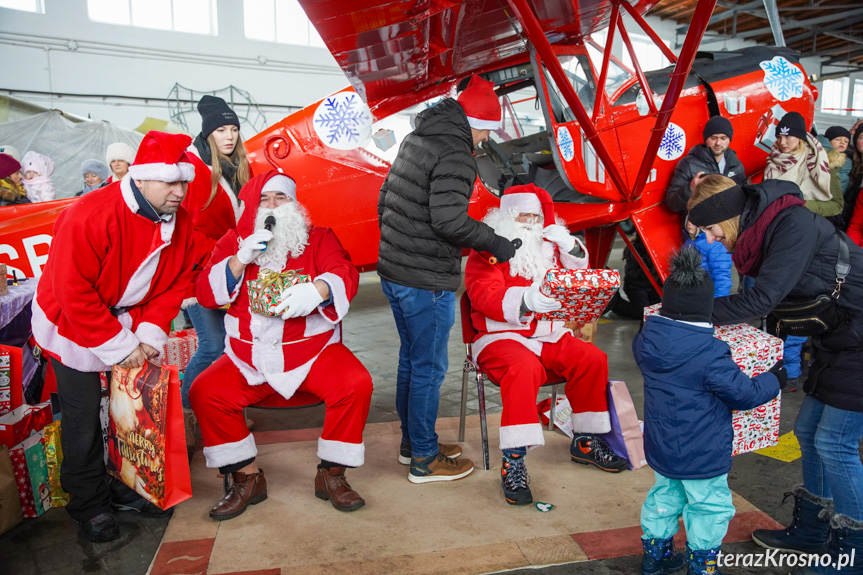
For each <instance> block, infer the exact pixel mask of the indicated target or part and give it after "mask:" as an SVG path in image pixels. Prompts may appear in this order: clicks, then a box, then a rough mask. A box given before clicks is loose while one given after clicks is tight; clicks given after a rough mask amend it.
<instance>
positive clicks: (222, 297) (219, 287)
mask: <svg viewBox="0 0 863 575" xmlns="http://www.w3.org/2000/svg"><path fill="white" fill-rule="evenodd" d="M230 259H231V258H230V257H227V258H225V259H223V260H222V261H220V262H216V263H215V264H213V267H211V268H210V273H209V274H208V275H207V281H208V282H209V284H210V289H211V290H212V292H213V299H215V300H216V304H217V305H225V304H229V303H232V302H233V301H234V300H235V299H237V295H238V294H239V293H240V289H242V288H243V278H245V277H246V271H245V270H243V273H242V274H241V275H240V279H239V280H237V285H236V286H234V291H233V292H231V293H228V276H227V273H228V272H227V271H226V270H227V266H228V260H230Z"/></svg>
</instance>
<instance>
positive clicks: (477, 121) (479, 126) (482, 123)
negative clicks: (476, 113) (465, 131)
mask: <svg viewBox="0 0 863 575" xmlns="http://www.w3.org/2000/svg"><path fill="white" fill-rule="evenodd" d="M467 123H468V124H470V127H471V128H473V129H474V130H496V129H497V128H499V127H500V120H483V119H481V118H472V117H471V116H468V117H467Z"/></svg>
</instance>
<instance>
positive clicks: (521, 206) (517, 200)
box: [500, 184, 555, 226]
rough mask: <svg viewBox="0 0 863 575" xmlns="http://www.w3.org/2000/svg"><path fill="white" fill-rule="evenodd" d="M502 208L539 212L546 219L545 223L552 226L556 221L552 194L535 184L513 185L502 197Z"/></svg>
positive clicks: (532, 212)
mask: <svg viewBox="0 0 863 575" xmlns="http://www.w3.org/2000/svg"><path fill="white" fill-rule="evenodd" d="M500 209H501V210H503V211H507V210H515V213H516V214H538V215H541V216H542V219H543V220H544V223H543V225H546V226H550V225H552V224H553V223H554V222H555V219H554V202H553V201H552V199H551V195H549V193H548V192H546V191H545V190H543V189H542V188H538V187H537V186H535V185H534V184H527V185H523V186H512V187H511V188H507V189H506V190H504V192H503V196H501V198H500Z"/></svg>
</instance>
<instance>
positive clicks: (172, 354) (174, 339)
mask: <svg viewBox="0 0 863 575" xmlns="http://www.w3.org/2000/svg"><path fill="white" fill-rule="evenodd" d="M197 349H198V334H197V332H196V331H195V330H194V329H183V330H180V331H172V332H171V333H169V334H168V341H166V342H165V349H164V350H163V352H162V357H161V359H160V360H159V361H156V362H154V363H155V364H156V365H159V364H162V365H176V366H177V367H178V368H179V369H180V370H184V369H186V366H187V365H189V362H190V361H192V356H193V355H195V351H196V350H197Z"/></svg>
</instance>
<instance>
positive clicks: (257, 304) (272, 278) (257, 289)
mask: <svg viewBox="0 0 863 575" xmlns="http://www.w3.org/2000/svg"><path fill="white" fill-rule="evenodd" d="M310 281H312V278H311V276H309V275H305V274H300V273H297V272H296V271H295V270H287V271H284V272H282V273H276V272H274V271H273V270H267V269H263V270H261V271H259V272H258V279H256V280H249V281H248V282H246V286H247V288H248V290H249V309H250V310H251V311H252V312H253V313H256V314H258V315H268V316H270V317H276V316H278V315H279V314H277V313H274V312H271V311H270V306H274V305H278V304H279V303H281V295H282V291H283V290H284V289H285V288H286V287H290V286H293V285H297V284H301V283H308V282H310Z"/></svg>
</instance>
